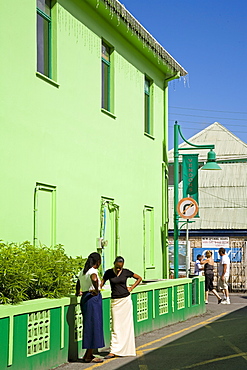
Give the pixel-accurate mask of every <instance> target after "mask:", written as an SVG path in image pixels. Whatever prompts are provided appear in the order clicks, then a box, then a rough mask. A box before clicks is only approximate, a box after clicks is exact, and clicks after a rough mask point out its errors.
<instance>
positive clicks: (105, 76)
mask: <svg viewBox="0 0 247 370" xmlns="http://www.w3.org/2000/svg"><path fill="white" fill-rule="evenodd" d="M101 60H102V61H101V68H102V70H101V72H102V75H101V78H102V81H101V88H102V91H101V97H102V101H101V108H102V109H105V110H107V111H108V112H110V109H111V94H110V93H111V91H110V90H111V47H110V46H109V45H108V44H106V43H105V42H104V41H102V45H101Z"/></svg>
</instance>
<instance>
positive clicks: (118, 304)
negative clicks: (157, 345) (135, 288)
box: [110, 295, 136, 356]
mask: <svg viewBox="0 0 247 370" xmlns="http://www.w3.org/2000/svg"><path fill="white" fill-rule="evenodd" d="M111 314H112V333H111V347H110V352H111V353H113V354H114V355H117V356H136V348H135V334H134V324H133V306H132V300H131V297H130V295H129V296H128V297H125V298H114V299H111Z"/></svg>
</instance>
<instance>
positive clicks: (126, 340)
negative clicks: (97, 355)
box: [101, 256, 142, 359]
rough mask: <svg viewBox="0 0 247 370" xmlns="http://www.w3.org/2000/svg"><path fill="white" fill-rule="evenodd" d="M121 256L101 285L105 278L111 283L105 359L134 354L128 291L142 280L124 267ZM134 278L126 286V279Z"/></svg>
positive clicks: (131, 310)
mask: <svg viewBox="0 0 247 370" xmlns="http://www.w3.org/2000/svg"><path fill="white" fill-rule="evenodd" d="M123 265H124V259H123V257H120V256H119V257H117V258H116V259H115V261H114V267H113V268H111V269H109V270H107V271H106V272H105V274H104V276H103V279H102V283H101V286H103V285H104V284H105V282H106V281H107V280H109V281H110V285H111V314H112V334H111V345H110V353H109V354H108V355H107V356H106V357H105V359H109V358H113V357H116V356H136V349H135V334H134V324H133V306H132V300H131V297H130V292H131V291H132V290H133V289H134V288H135V287H136V286H137V285H138V284H140V282H141V281H142V278H141V277H140V276H139V275H137V274H135V273H134V272H132V271H130V270H128V269H124V268H123ZM128 278H134V279H136V281H135V283H134V284H133V285H132V286H131V287H127V284H126V282H127V279H128Z"/></svg>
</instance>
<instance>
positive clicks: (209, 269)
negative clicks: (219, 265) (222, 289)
mask: <svg viewBox="0 0 247 370" xmlns="http://www.w3.org/2000/svg"><path fill="white" fill-rule="evenodd" d="M204 273H205V275H212V274H213V273H214V266H213V265H210V264H209V263H205V265H204Z"/></svg>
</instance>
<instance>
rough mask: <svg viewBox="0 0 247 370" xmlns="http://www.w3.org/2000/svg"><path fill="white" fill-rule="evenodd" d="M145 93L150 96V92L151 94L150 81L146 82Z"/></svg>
mask: <svg viewBox="0 0 247 370" xmlns="http://www.w3.org/2000/svg"><path fill="white" fill-rule="evenodd" d="M144 91H145V94H148V95H149V92H150V81H148V80H145V86H144Z"/></svg>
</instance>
